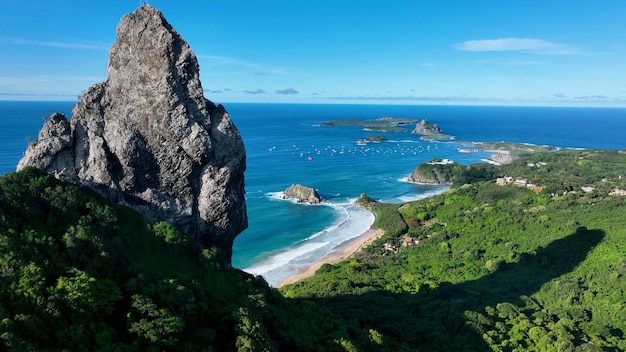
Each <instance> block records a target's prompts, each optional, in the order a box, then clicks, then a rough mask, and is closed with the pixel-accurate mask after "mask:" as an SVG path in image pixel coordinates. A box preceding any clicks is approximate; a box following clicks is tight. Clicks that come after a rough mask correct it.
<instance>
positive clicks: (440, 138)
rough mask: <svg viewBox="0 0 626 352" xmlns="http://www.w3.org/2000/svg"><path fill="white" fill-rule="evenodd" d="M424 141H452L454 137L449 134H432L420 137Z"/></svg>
mask: <svg viewBox="0 0 626 352" xmlns="http://www.w3.org/2000/svg"><path fill="white" fill-rule="evenodd" d="M420 139H421V140H423V141H448V140H451V139H452V136H450V135H448V134H430V135H425V136H421V137H420Z"/></svg>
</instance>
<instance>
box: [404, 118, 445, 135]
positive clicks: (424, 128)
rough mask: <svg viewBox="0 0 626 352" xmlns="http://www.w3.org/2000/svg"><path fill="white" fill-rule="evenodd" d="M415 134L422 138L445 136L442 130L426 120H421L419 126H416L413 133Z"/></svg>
mask: <svg viewBox="0 0 626 352" xmlns="http://www.w3.org/2000/svg"><path fill="white" fill-rule="evenodd" d="M411 133H413V134H419V135H422V136H432V135H437V134H443V131H441V128H439V125H438V124H436V123H434V124H433V123H429V122H428V121H426V119H422V120H420V121H419V122H418V123H417V124H415V129H413V131H412V132H411Z"/></svg>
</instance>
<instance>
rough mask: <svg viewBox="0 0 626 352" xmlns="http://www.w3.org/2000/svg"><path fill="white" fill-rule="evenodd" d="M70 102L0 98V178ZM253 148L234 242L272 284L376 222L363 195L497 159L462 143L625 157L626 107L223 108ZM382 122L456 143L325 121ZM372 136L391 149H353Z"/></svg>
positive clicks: (415, 188)
mask: <svg viewBox="0 0 626 352" xmlns="http://www.w3.org/2000/svg"><path fill="white" fill-rule="evenodd" d="M72 105H73V103H71V102H7V101H0V175H1V174H5V173H7V172H11V171H14V170H15V166H16V165H17V162H18V161H19V159H20V158H21V156H22V154H23V152H24V150H25V149H26V147H27V145H28V140H29V139H36V137H37V133H38V131H39V129H40V128H41V126H42V124H43V119H42V117H44V116H46V115H48V114H50V113H53V112H55V111H60V112H63V113H65V114H66V115H67V116H70V110H71V107H72ZM224 106H225V107H226V109H227V111H228V112H229V114H230V116H231V118H232V119H233V121H234V122H235V124H236V126H237V127H238V128H239V130H240V132H241V135H242V137H243V140H244V144H245V146H246V151H247V165H248V168H247V171H246V174H245V177H246V203H247V207H248V216H249V228H248V229H247V230H245V231H244V232H243V233H241V234H240V235H239V236H238V237H237V239H236V240H235V244H234V248H233V265H234V266H235V267H237V268H241V269H243V270H245V271H248V272H250V273H253V274H257V275H263V277H264V278H265V279H266V280H267V281H268V283H270V284H271V285H274V286H276V285H278V284H279V283H280V282H282V281H283V280H284V279H285V278H287V277H288V276H290V275H292V274H295V273H296V272H297V271H298V270H299V269H301V268H303V267H306V266H308V265H310V264H312V263H314V262H316V261H317V260H318V259H320V258H321V257H323V256H324V255H325V254H326V253H328V252H329V251H331V250H332V249H333V248H336V247H337V246H338V245H340V244H341V243H343V242H345V241H347V240H349V239H352V238H354V237H356V236H358V235H360V234H362V233H363V232H365V231H366V230H367V229H369V228H370V226H371V224H372V223H373V219H374V218H373V215H372V214H371V213H369V212H367V211H365V210H363V209H361V208H359V207H357V206H355V205H354V204H353V202H354V200H355V199H357V198H358V197H359V196H360V195H361V194H362V193H366V194H368V195H369V196H370V197H372V198H374V199H377V200H382V201H385V202H403V201H408V200H413V199H418V198H422V197H426V196H429V195H432V194H436V193H440V192H441V191H443V190H444V189H445V187H442V186H433V185H418V184H412V183H409V182H407V181H406V178H407V177H408V176H409V174H410V173H411V171H413V169H415V167H417V165H418V164H420V163H423V162H427V161H429V160H431V159H434V158H441V159H450V160H453V161H455V162H458V163H461V164H471V163H474V162H484V161H485V159H486V158H487V157H488V156H489V153H470V154H463V153H459V151H458V149H459V148H462V147H463V144H459V142H496V141H507V142H518V143H529V144H537V145H550V146H555V147H558V148H563V149H565V148H588V149H626V109H619V108H563V107H502V106H434V105H341V104H252V103H250V104H244V103H225V104H224ZM381 117H402V118H412V119H422V118H426V119H428V121H429V122H431V123H437V124H439V126H440V127H441V129H442V130H443V132H444V133H445V134H449V135H452V136H454V140H453V141H437V142H435V141H421V140H420V139H419V136H415V135H412V134H410V133H408V132H405V133H399V132H386V133H379V132H367V131H364V130H363V128H362V127H358V126H335V127H323V126H320V123H321V122H324V121H329V120H347V119H377V118H381ZM371 134H379V135H384V136H385V137H386V138H387V139H388V140H387V141H385V142H381V143H369V144H365V145H358V144H355V141H357V140H358V139H360V138H365V137H367V136H368V135H371ZM292 184H302V185H305V186H308V187H313V188H315V189H317V190H318V192H319V193H320V194H321V196H322V197H323V198H324V199H325V200H326V201H325V203H323V204H321V205H306V204H297V203H295V202H293V201H289V200H283V199H281V197H280V194H281V192H282V191H283V190H285V189H286V188H287V187H289V186H290V185H292Z"/></svg>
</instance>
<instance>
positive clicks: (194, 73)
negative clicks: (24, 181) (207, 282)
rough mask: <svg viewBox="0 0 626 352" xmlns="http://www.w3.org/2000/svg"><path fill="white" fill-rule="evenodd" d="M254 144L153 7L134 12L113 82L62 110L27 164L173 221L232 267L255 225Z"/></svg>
mask: <svg viewBox="0 0 626 352" xmlns="http://www.w3.org/2000/svg"><path fill="white" fill-rule="evenodd" d="M245 156H246V153H245V148H244V145H243V141H242V139H241V136H240V134H239V131H238V130H237V128H236V127H235V126H234V124H233V122H232V120H231V119H230V117H229V115H228V113H227V112H226V110H225V109H224V108H223V107H222V106H221V105H219V106H216V105H215V104H213V103H212V102H210V101H209V100H207V99H205V98H204V95H203V90H202V85H201V83H200V79H199V65H198V61H197V59H196V56H195V54H194V53H193V51H192V50H191V48H190V47H189V45H188V44H187V42H186V41H185V40H184V39H183V38H182V37H181V36H180V35H179V34H178V33H177V32H176V31H175V30H174V29H173V28H172V26H171V25H170V24H169V23H168V22H167V21H166V20H165V18H164V17H163V14H162V13H161V12H159V11H158V10H156V9H155V8H154V7H152V6H150V5H144V6H141V7H139V8H138V9H137V10H136V11H135V12H133V13H131V14H128V15H126V16H124V17H123V18H122V19H121V21H120V23H119V25H118V26H117V39H116V41H115V43H114V44H113V46H112V47H111V50H110V52H109V62H108V78H107V79H106V81H105V82H103V83H98V84H95V85H93V86H92V87H90V88H89V89H87V90H86V91H85V93H84V94H83V95H82V97H81V98H80V99H79V101H78V103H77V104H76V105H75V106H74V108H73V110H72V118H71V119H70V120H69V121H68V120H67V119H66V118H65V117H64V116H62V115H60V114H55V115H53V116H52V117H51V118H50V119H49V121H48V122H46V124H45V125H44V127H43V128H42V130H41V132H40V133H39V138H38V141H37V142H35V143H33V144H31V145H30V146H29V148H28V150H27V151H26V154H25V155H24V157H23V159H22V160H21V161H20V163H19V164H18V170H19V169H21V168H23V167H25V166H29V165H32V166H35V167H37V168H39V169H42V170H45V171H48V172H50V173H52V174H54V175H55V176H57V177H63V178H65V179H67V180H71V181H74V182H77V183H81V184H85V185H87V186H90V187H92V188H94V189H96V190H97V191H98V192H100V193H101V194H103V195H105V196H107V197H109V198H112V199H115V200H117V201H120V202H122V203H125V204H127V205H130V206H132V207H134V208H135V209H137V210H139V211H140V212H142V213H143V214H145V215H147V216H148V217H149V218H151V219H153V220H167V221H170V222H171V223H173V224H174V225H176V226H177V227H179V228H180V229H181V230H183V231H186V232H187V233H189V234H190V235H191V236H193V237H194V238H196V239H197V240H198V241H199V242H200V243H201V244H202V245H203V246H204V247H207V248H209V247H217V248H218V249H219V250H220V253H221V254H222V256H223V259H224V262H225V263H226V264H229V263H230V258H231V254H232V243H233V240H234V238H235V236H237V235H238V234H239V233H240V232H241V231H243V230H244V229H245V228H246V227H247V225H248V223H247V215H246V208H245V200H244V176H243V173H244V170H245V168H246V164H245Z"/></svg>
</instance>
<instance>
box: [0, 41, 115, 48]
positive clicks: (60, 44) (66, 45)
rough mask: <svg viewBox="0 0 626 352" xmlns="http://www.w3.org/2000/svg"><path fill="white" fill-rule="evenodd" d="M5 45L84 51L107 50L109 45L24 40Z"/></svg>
mask: <svg viewBox="0 0 626 352" xmlns="http://www.w3.org/2000/svg"><path fill="white" fill-rule="evenodd" d="M6 43H10V44H17V45H34V46H50V47H55V48H66V49H86V50H104V51H106V50H109V47H110V44H104V43H94V42H85V43H72V42H46V41H38V40H24V39H11V40H9V41H7V42H6Z"/></svg>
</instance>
